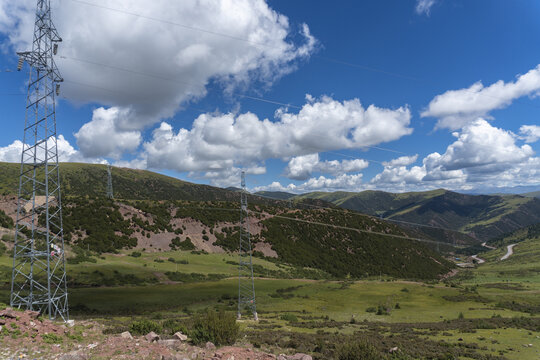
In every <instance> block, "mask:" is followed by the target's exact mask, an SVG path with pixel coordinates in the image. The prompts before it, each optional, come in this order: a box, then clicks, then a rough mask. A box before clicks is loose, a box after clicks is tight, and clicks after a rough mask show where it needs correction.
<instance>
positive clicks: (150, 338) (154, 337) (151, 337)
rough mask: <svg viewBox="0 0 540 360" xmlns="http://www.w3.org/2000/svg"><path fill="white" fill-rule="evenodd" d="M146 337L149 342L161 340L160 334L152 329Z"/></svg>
mask: <svg viewBox="0 0 540 360" xmlns="http://www.w3.org/2000/svg"><path fill="white" fill-rule="evenodd" d="M144 338H145V339H146V340H147V341H149V342H154V341H158V340H159V335H158V334H156V333H155V332H153V331H150V332H149V333H148V334H146V336H145V337H144Z"/></svg>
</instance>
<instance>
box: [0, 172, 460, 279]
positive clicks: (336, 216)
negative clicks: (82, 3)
mask: <svg viewBox="0 0 540 360" xmlns="http://www.w3.org/2000/svg"><path fill="white" fill-rule="evenodd" d="M17 175H18V166H17V165H16V164H5V163H4V164H0V191H1V192H2V193H3V194H4V197H3V200H2V202H0V209H2V208H3V210H5V212H6V213H8V214H9V215H10V216H12V217H13V216H14V209H16V203H15V198H14V197H13V196H12V195H13V193H14V189H16V179H17ZM61 176H62V179H61V180H62V187H63V193H64V198H63V205H64V212H63V215H64V217H63V218H64V219H63V220H64V233H65V239H66V241H67V242H68V244H69V245H70V246H71V248H72V249H73V256H74V258H73V259H74V260H73V261H76V262H77V261H86V259H87V258H88V256H89V255H88V254H89V253H88V251H90V253H97V254H101V253H115V252H117V251H120V250H122V249H133V250H137V251H143V252H144V251H146V252H148V251H152V252H154V251H159V252H163V251H170V250H184V251H186V250H188V251H189V250H193V251H203V252H208V253H223V252H231V253H232V252H234V251H236V250H237V246H238V231H239V228H238V220H239V213H238V210H237V209H238V200H239V195H238V193H237V192H236V191H230V190H226V189H221V188H216V187H212V186H207V185H198V184H192V183H188V182H185V181H180V180H177V179H175V178H171V177H167V176H163V175H160V174H156V173H153V172H150V171H141V170H132V169H124V168H113V169H112V176H113V186H114V192H115V200H114V201H111V200H109V199H106V198H105V194H106V189H105V188H106V179H107V176H106V167H105V166H104V165H90V164H71V163H69V164H61ZM311 205H315V206H316V207H315V208H313V207H312V206H311ZM317 206H323V207H325V208H317ZM328 206H330V207H332V206H333V205H332V204H330V203H328V202H325V201H324V200H320V199H309V198H306V199H297V200H296V201H295V208H294V209H291V208H290V207H289V204H288V202H284V201H279V200H273V199H267V198H263V197H260V196H251V199H250V207H251V210H252V211H253V215H252V223H251V225H250V228H251V232H252V234H253V243H254V248H255V251H256V254H257V256H259V257H267V258H270V259H272V258H273V259H276V260H275V261H279V262H283V263H285V264H289V265H291V266H295V267H300V268H312V269H317V271H323V272H324V273H326V274H328V275H329V276H331V277H335V278H343V277H345V276H351V277H353V278H360V277H365V276H371V275H375V274H386V275H389V276H395V277H401V278H422V279H426V278H437V277H438V276H440V275H442V274H445V273H447V272H448V271H449V270H450V269H451V268H452V267H453V265H452V264H451V263H449V262H448V261H446V260H445V259H444V258H442V257H441V256H440V255H439V254H437V253H436V252H435V251H433V249H430V248H429V247H427V246H426V245H425V244H424V243H421V242H418V241H413V240H408V239H405V238H414V239H417V238H421V239H425V240H429V241H433V240H438V239H437V238H436V237H433V236H427V235H425V234H423V233H419V232H417V231H415V230H406V229H403V228H401V227H400V226H398V225H395V224H391V223H387V222H386V221H383V220H380V219H376V218H373V217H369V216H365V215H361V214H357V213H354V212H350V211H344V210H342V209H329V208H326V207H328ZM310 222H311V223H310ZM323 224H330V225H323ZM336 226H341V227H343V228H337V227H336ZM379 233H380V234H381V235H378V234H379ZM384 234H390V235H396V236H398V237H389V236H385V235H384ZM432 247H433V246H432ZM83 250H86V251H83Z"/></svg>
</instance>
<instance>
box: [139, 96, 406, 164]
mask: <svg viewBox="0 0 540 360" xmlns="http://www.w3.org/2000/svg"><path fill="white" fill-rule="evenodd" d="M410 117H411V115H410V111H409V109H408V108H406V107H401V108H398V109H396V110H390V109H381V108H377V107H376V106H374V105H371V106H369V107H368V108H367V109H365V108H364V107H363V106H362V105H361V104H360V101H359V100H357V99H354V100H349V101H343V102H339V101H336V100H333V99H331V98H329V97H323V98H321V99H319V100H318V101H315V100H312V101H310V102H309V103H307V104H305V105H304V106H303V107H302V109H301V110H300V111H299V112H298V113H289V112H287V111H286V110H285V109H281V110H280V111H278V112H276V120H275V121H270V120H269V119H259V118H258V117H257V116H256V115H255V114H252V113H249V112H248V113H243V114H234V113H228V114H202V115H200V116H199V117H198V118H197V119H195V121H194V122H193V125H192V128H191V129H189V130H188V129H180V130H178V131H175V130H174V129H173V127H172V126H171V125H170V124H168V123H166V122H162V123H161V125H160V127H159V128H157V129H155V130H154V132H153V134H152V138H151V139H150V140H149V141H147V142H145V143H144V144H143V148H144V151H143V152H142V154H141V156H140V158H139V159H137V160H136V161H138V162H139V163H140V162H141V161H145V162H146V166H147V167H148V168H152V169H171V170H176V171H179V172H182V171H190V172H224V171H228V170H230V169H232V168H233V167H249V166H252V165H253V164H259V163H260V162H263V161H265V160H266V159H271V158H274V159H283V158H290V157H297V156H305V155H309V154H312V153H314V152H324V151H329V150H337V149H343V148H350V149H353V148H359V149H362V148H364V147H365V146H366V145H375V144H379V143H381V142H386V141H392V140H396V139H399V138H401V137H402V136H405V135H408V134H410V133H411V132H412V129H411V128H409V123H410ZM317 162H318V161H317ZM366 166H367V163H365V162H364V161H363V160H359V159H358V160H352V161H342V162H333V161H330V162H322V163H320V164H317V165H316V168H317V171H320V172H324V173H330V174H334V173H337V172H342V171H345V172H353V171H357V170H360V169H361V168H364V167H366Z"/></svg>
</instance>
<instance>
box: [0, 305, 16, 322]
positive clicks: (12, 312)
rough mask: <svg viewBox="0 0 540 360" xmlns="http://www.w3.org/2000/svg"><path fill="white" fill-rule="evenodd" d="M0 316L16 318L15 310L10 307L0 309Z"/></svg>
mask: <svg viewBox="0 0 540 360" xmlns="http://www.w3.org/2000/svg"><path fill="white" fill-rule="evenodd" d="M0 316H2V317H5V318H9V319H16V318H17V312H16V311H15V310H13V309H12V308H10V307H7V308H5V309H4V310H2V311H0Z"/></svg>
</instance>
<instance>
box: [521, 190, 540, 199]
mask: <svg viewBox="0 0 540 360" xmlns="http://www.w3.org/2000/svg"><path fill="white" fill-rule="evenodd" d="M521 196H525V197H535V198H540V191H533V192H529V193H525V194H521Z"/></svg>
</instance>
